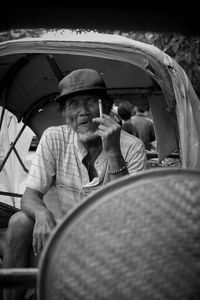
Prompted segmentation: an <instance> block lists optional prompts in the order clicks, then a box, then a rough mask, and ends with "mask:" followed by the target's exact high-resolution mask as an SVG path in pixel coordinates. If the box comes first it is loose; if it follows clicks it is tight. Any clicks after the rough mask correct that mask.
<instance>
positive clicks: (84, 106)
mask: <svg viewBox="0 0 200 300" xmlns="http://www.w3.org/2000/svg"><path fill="white" fill-rule="evenodd" d="M79 113H80V114H81V115H82V114H84V115H85V114H89V113H90V109H89V105H88V103H87V101H81V102H80V105H79Z"/></svg>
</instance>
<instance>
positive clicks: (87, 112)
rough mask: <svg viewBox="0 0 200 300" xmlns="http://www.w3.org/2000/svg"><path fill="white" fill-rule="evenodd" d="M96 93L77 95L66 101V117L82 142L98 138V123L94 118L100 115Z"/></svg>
mask: <svg viewBox="0 0 200 300" xmlns="http://www.w3.org/2000/svg"><path fill="white" fill-rule="evenodd" d="M99 98H100V97H99V96H98V95H94V94H89V93H88V94H84V95H75V96H73V97H71V98H69V99H68V100H67V101H66V109H65V119H66V122H67V124H70V125H71V126H72V128H73V129H74V130H75V131H76V132H77V134H78V136H79V139H80V140H81V141H82V142H87V141H91V140H95V139H97V138H98V136H96V135H95V134H94V133H95V131H96V130H97V125H96V124H95V123H93V122H92V119H93V118H96V117H99V106H98V99H99Z"/></svg>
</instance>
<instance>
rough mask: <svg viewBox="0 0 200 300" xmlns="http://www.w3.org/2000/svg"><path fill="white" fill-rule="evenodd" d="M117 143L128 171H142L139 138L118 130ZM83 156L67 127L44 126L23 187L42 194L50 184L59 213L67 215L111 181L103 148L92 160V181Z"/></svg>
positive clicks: (73, 133) (80, 146)
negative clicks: (94, 172) (88, 196)
mask: <svg viewBox="0 0 200 300" xmlns="http://www.w3.org/2000/svg"><path fill="white" fill-rule="evenodd" d="M120 143H121V151H122V155H123V157H124V159H125V161H126V162H127V163H128V170H129V173H130V174H133V173H135V172H136V171H140V170H143V169H144V168H145V165H146V154H145V149H144V144H143V143H142V141H141V140H139V139H138V138H136V137H134V136H132V135H130V134H128V133H126V132H124V131H121V139H120ZM86 155H87V150H86V149H85V147H84V146H83V144H82V143H81V142H80V141H79V140H78V136H77V134H76V133H75V132H74V130H73V129H72V128H71V127H70V126H68V125H62V126H55V127H50V128H48V129H46V130H45V131H44V133H43V135H42V137H41V139H40V142H39V144H38V147H37V150H36V153H35V157H34V159H33V161H32V165H31V168H30V170H29V175H28V178H27V181H26V186H27V187H30V188H32V189H35V190H37V191H39V192H41V193H42V194H44V195H45V194H46V193H47V192H48V191H49V189H50V188H52V187H53V188H54V190H55V191H56V198H57V200H56V199H55V201H58V205H59V208H60V210H61V212H62V215H64V214H66V213H67V212H69V211H70V210H71V209H72V208H73V207H74V206H75V205H76V204H77V203H79V202H80V201H82V199H84V197H85V196H86V195H88V194H90V193H92V192H93V191H94V190H95V189H97V188H99V186H101V185H102V184H105V183H106V182H109V181H110V178H109V175H108V172H107V169H108V162H107V157H106V155H105V152H104V151H102V152H101V153H100V155H99V156H98V158H97V159H96V161H95V164H94V166H95V169H96V171H97V175H98V177H95V178H94V179H93V180H92V181H91V182H90V179H89V175H88V171H87V168H86V167H85V165H84V163H83V158H84V157H85V156H86Z"/></svg>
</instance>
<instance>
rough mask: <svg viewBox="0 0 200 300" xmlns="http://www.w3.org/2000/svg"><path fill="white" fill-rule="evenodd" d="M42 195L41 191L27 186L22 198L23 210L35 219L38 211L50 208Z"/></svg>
mask: <svg viewBox="0 0 200 300" xmlns="http://www.w3.org/2000/svg"><path fill="white" fill-rule="evenodd" d="M42 197H43V195H42V194H41V193H39V192H37V191H34V190H32V189H30V188H27V189H26V190H25V192H24V195H23V197H22V199H21V209H22V211H24V212H25V213H26V214H27V215H28V216H29V217H31V218H32V219H34V220H35V218H36V215H37V213H39V212H42V211H43V212H45V211H46V210H48V209H47V208H46V206H45V205H44V203H43V201H42Z"/></svg>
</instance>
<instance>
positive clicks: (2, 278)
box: [0, 268, 38, 288]
mask: <svg viewBox="0 0 200 300" xmlns="http://www.w3.org/2000/svg"><path fill="white" fill-rule="evenodd" d="M37 274H38V269H37V268H16V269H14V268H9V269H0V286H1V288H14V287H16V288H18V287H26V288H34V287H36V283H37Z"/></svg>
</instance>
